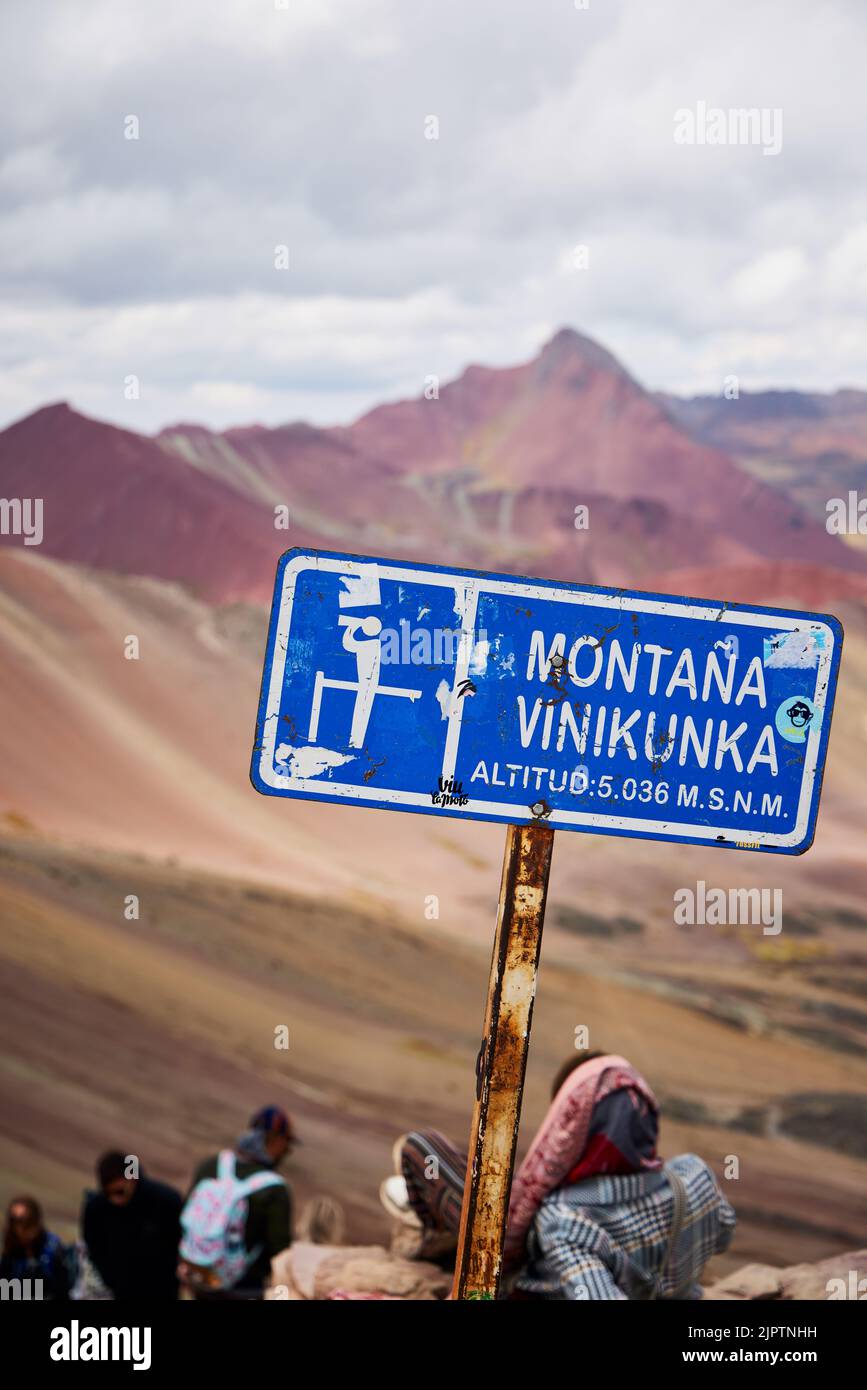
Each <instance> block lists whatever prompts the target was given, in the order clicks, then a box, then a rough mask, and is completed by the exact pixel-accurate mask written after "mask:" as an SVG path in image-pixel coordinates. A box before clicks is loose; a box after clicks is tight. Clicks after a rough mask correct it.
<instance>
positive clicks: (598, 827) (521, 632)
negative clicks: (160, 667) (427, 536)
mask: <svg viewBox="0 0 867 1390" xmlns="http://www.w3.org/2000/svg"><path fill="white" fill-rule="evenodd" d="M842 640H843V630H842V627H841V625H840V623H839V621H838V620H837V619H836V618H833V617H828V616H825V615H822V614H816V613H800V612H792V611H786V610H782V611H775V610H773V609H770V608H754V607H750V606H747V605H744V604H725V603H711V602H707V601H706V600H704V599H689V598H672V597H668V596H666V595H660V594H645V593H633V592H627V591H624V590H621V589H603V588H596V587H590V586H583V585H578V584H562V583H557V582H551V581H547V580H540V579H517V578H513V577H512V576H511V575H502V574H474V573H470V572H469V571H467V570H446V569H442V568H440V567H439V566H436V565H417V564H409V563H406V562H404V561H400V562H398V561H394V560H379V559H371V558H366V557H364V556H357V555H338V554H330V553H328V552H325V551H304V550H292V551H289V552H288V553H287V554H285V555H284V556H283V557H282V558H281V560H280V563H279V566H278V570H277V583H276V589H275V594H274V605H273V609H272V613H271V624H270V629H269V633H268V648H267V653H266V657H265V670H264V676H263V680H262V694H261V699H260V705H259V719H258V725H257V731H256V742H255V748H254V752H253V763H252V769H251V776H252V780H253V785H254V786H255V787H256V788H257V789H258V790H259V791H260V792H264V793H266V794H267V795H269V796H295V797H308V798H311V799H315V800H320V801H335V802H350V803H353V804H356V805H362V806H375V807H380V808H385V809H387V810H400V811H416V812H419V811H420V812H423V813H425V814H427V815H431V816H454V817H457V818H462V819H465V820H492V821H506V822H512V823H514V824H524V823H529V822H533V821H538V822H541V823H543V824H547V825H551V826H555V827H557V828H559V829H561V830H583V831H589V832H590V833H593V834H599V835H629V836H638V837H644V838H650V839H660V840H677V841H682V842H686V843H690V844H717V845H722V846H725V847H727V848H738V849H752V850H756V849H762V850H770V851H775V852H777V853H782V854H801V853H803V851H804V850H806V849H808V848H809V846H810V844H811V843H812V840H813V834H814V831H815V824H816V813H817V810H818V805H819V793H820V790H821V784H822V773H823V769H824V764H825V755H826V751H827V747H828V735H829V731H830V723H831V710H832V705H833V700H834V691H835V687H836V681H837V671H838V668H839V664H840V649H841V645H842Z"/></svg>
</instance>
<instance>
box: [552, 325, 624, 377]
mask: <svg viewBox="0 0 867 1390" xmlns="http://www.w3.org/2000/svg"><path fill="white" fill-rule="evenodd" d="M537 361H538V362H539V364H540V365H541V366H542V367H543V368H546V369H550V368H552V367H558V366H560V365H561V364H563V363H568V362H572V361H574V362H581V363H583V364H584V365H585V366H587V367H596V368H598V369H600V370H602V371H608V372H616V373H617V375H618V376H627V375H628V373H627V371H626V369H625V368H624V367H622V366H621V365H620V363H619V362H618V360H617V358H616V357H615V356H614V355H613V354H612V353H610V352H609V351H608V350H607V348H604V347H602V346H601V344H600V343H597V342H596V341H595V340H594V339H593V338H587V337H585V336H584V334H583V333H579V332H577V330H576V329H574V328H560V329H558V331H557V332H556V333H555V334H554V336H553V338H549V340H548V342H547V343H546V344H545V345H544V347H543V348H542V351H541V352H540V353H539V356H538V358H537Z"/></svg>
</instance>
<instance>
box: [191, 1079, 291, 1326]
mask: <svg viewBox="0 0 867 1390" xmlns="http://www.w3.org/2000/svg"><path fill="white" fill-rule="evenodd" d="M297 1143H298V1140H297V1138H296V1136H295V1133H294V1131H293V1128H292V1122H291V1120H290V1118H289V1116H288V1115H287V1114H286V1112H285V1110H281V1109H280V1107H279V1106H277V1105H266V1106H265V1107H264V1108H263V1109H262V1110H258V1111H257V1112H256V1114H255V1115H254V1116H253V1117H252V1119H251V1120H250V1124H249V1128H248V1129H247V1130H245V1132H244V1133H243V1134H242V1135H241V1137H240V1138H239V1139H238V1142H237V1143H236V1145H235V1148H234V1149H223V1150H222V1151H221V1152H220V1153H218V1154H213V1155H212V1156H211V1157H210V1158H206V1159H205V1160H204V1161H203V1162H202V1163H200V1164H199V1166H198V1168H197V1169H196V1172H195V1175H194V1177H193V1181H192V1184H191V1187H190V1192H189V1195H188V1197H187V1201H186V1204H185V1206H184V1210H183V1213H182V1216H181V1225H182V1228H183V1234H182V1236H181V1244H180V1252H179V1253H180V1263H179V1266H178V1275H179V1278H180V1280H181V1282H182V1284H184V1285H185V1287H187V1288H188V1289H189V1290H190V1291H191V1293H192V1294H193V1297H194V1298H196V1299H220V1298H229V1299H244V1298H261V1297H262V1293H263V1290H264V1286H265V1282H266V1280H267V1279H268V1277H269V1275H270V1272H271V1260H272V1258H273V1257H274V1255H278V1254H279V1253H280V1251H281V1250H285V1249H286V1248H287V1246H288V1245H290V1244H291V1240H292V1235H291V1227H292V1196H291V1192H290V1189H289V1186H288V1184H287V1183H286V1181H285V1179H284V1178H282V1177H281V1176H280V1175H279V1174H278V1173H277V1172H276V1169H277V1167H278V1165H279V1164H280V1162H281V1160H282V1159H283V1158H284V1157H285V1155H286V1154H287V1153H288V1152H289V1151H290V1149H291V1148H292V1146H293V1145H294V1144H297Z"/></svg>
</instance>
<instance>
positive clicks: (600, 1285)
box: [516, 1154, 736, 1300]
mask: <svg viewBox="0 0 867 1390" xmlns="http://www.w3.org/2000/svg"><path fill="white" fill-rule="evenodd" d="M668 1169H674V1171H675V1172H676V1173H678V1174H679V1175H680V1177H681V1178H682V1180H683V1182H684V1184H685V1186H686V1199H687V1200H686V1214H685V1216H684V1221H683V1227H682V1229H681V1233H680V1237H679V1239H678V1241H677V1244H676V1247H675V1249H674V1251H673V1252H672V1257H671V1260H670V1262H669V1268H668V1272H667V1275H666V1277H665V1279H663V1280H660V1278H659V1276H660V1272H661V1269H662V1266H663V1263H664V1261H665V1256H666V1250H667V1244H668V1236H669V1232H670V1230H671V1223H672V1209H673V1194H672V1188H671V1184H670V1183H669V1181H668V1178H667V1177H666V1170H668ZM735 1220H736V1217H735V1213H734V1211H733V1209H732V1207H731V1206H730V1204H729V1203H728V1202H727V1201H726V1199H725V1197H723V1195H722V1193H721V1192H720V1190H719V1187H718V1186H717V1181H716V1178H715V1177H714V1175H713V1173H712V1172H711V1170H710V1168H709V1167H708V1166H707V1164H706V1163H705V1162H704V1161H703V1160H702V1159H700V1158H698V1157H697V1156H696V1155H695V1154H681V1155H680V1156H679V1157H677V1158H673V1159H671V1160H670V1162H668V1163H667V1164H666V1165H665V1168H663V1169H662V1170H661V1171H658V1172H641V1173H630V1174H607V1175H604V1176H600V1177H593V1178H586V1179H584V1180H583V1181H582V1182H577V1183H573V1184H571V1185H570V1186H568V1187H562V1188H560V1189H558V1190H557V1191H556V1192H552V1193H550V1195H549V1196H547V1197H546V1198H545V1199H544V1200H543V1202H542V1204H541V1206H540V1207H539V1209H538V1211H537V1213H536V1216H535V1218H534V1221H533V1225H532V1228H531V1231H530V1234H529V1238H528V1242H527V1253H528V1255H529V1261H528V1263H527V1264H526V1265H525V1267H524V1269H523V1270H522V1272H521V1274H520V1276H519V1277H518V1280H517V1283H516V1288H517V1289H518V1290H520V1291H522V1292H524V1293H528V1294H535V1295H536V1296H537V1297H538V1296H542V1297H544V1298H549V1299H560V1300H563V1299H568V1300H584V1299H586V1300H599V1299H630V1300H639V1299H647V1298H650V1297H652V1296H653V1295H654V1293H655V1294H656V1297H658V1298H678V1299H689V1298H700V1297H701V1288H700V1285H699V1282H698V1281H699V1278H700V1277H701V1272H702V1269H703V1267H704V1265H705V1263H706V1262H707V1260H709V1259H710V1257H711V1256H712V1255H715V1254H717V1253H718V1252H719V1251H721V1250H725V1249H726V1247H727V1246H728V1244H729V1242H730V1240H731V1238H732V1233H733V1231H734V1227H735Z"/></svg>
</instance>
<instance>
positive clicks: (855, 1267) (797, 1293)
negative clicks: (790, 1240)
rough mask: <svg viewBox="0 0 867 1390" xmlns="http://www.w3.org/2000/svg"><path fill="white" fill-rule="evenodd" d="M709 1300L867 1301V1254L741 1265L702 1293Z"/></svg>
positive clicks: (865, 1251)
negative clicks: (779, 1264)
mask: <svg viewBox="0 0 867 1390" xmlns="http://www.w3.org/2000/svg"><path fill="white" fill-rule="evenodd" d="M704 1296H705V1298H710V1299H787V1300H798V1301H800V1300H802V1299H821V1300H823V1301H824V1300H826V1299H841V1298H864V1299H867V1250H853V1251H850V1252H849V1253H848V1254H846V1255H834V1256H832V1257H831V1259H828V1260H820V1261H819V1263H818V1264H814V1265H810V1264H801V1265H789V1266H787V1267H786V1268H785V1269H775V1268H774V1267H773V1266H772V1265H761V1264H752V1265H744V1267H743V1269H738V1270H735V1272H734V1274H727V1275H726V1277H725V1278H724V1279H720V1280H719V1281H718V1282H717V1283H716V1284H711V1285H710V1286H709V1287H708V1288H706V1289H705V1291H704Z"/></svg>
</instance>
